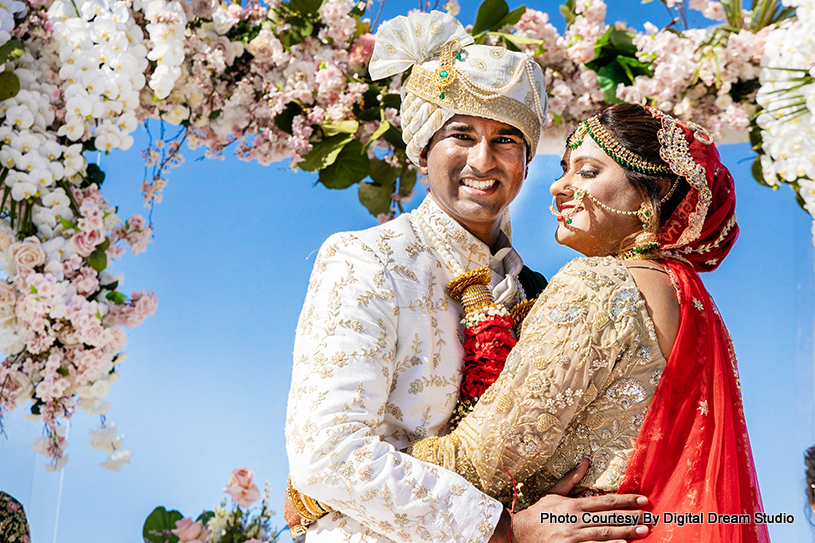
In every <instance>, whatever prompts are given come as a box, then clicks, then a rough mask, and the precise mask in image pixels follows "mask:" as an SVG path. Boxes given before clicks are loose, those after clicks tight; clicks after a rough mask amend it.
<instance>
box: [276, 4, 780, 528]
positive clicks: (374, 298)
mask: <svg viewBox="0 0 815 543" xmlns="http://www.w3.org/2000/svg"><path fill="white" fill-rule="evenodd" d="M409 68H410V69H411V72H410V75H409V76H408V77H407V79H406V80H405V81H404V83H403V89H404V91H403V101H402V109H401V116H402V128H403V135H404V139H405V142H406V143H407V152H408V156H409V157H410V159H411V160H413V161H414V162H415V163H416V164H417V165H419V166H420V167H421V169H422V171H423V173H425V174H426V175H427V180H428V183H429V186H430V195H429V196H428V197H427V198H426V199H425V201H424V202H423V203H422V204H421V205H420V206H419V208H418V209H416V210H415V211H413V212H411V213H408V214H404V215H401V216H400V217H399V218H397V219H396V220H394V221H392V222H389V223H386V224H384V225H381V226H378V227H375V228H371V229H369V230H365V231H361V232H353V233H341V234H336V235H333V236H331V237H330V238H329V239H328V240H327V241H326V242H325V244H324V245H323V247H322V249H321V250H320V253H319V255H318V257H317V259H316V262H315V265H314V271H313V273H312V276H311V281H310V285H309V290H308V294H307V297H306V302H305V305H304V307H303V311H302V314H301V316H300V321H299V323H298V327H297V338H296V340H295V348H294V370H293V375H292V386H291V392H290V396H289V409H288V415H287V420H286V440H287V450H288V454H289V464H290V470H291V479H290V486H289V491H288V494H289V496H290V497H291V501H292V504H293V507H294V511H295V512H296V513H298V514H299V515H300V517H301V519H300V521H301V522H302V524H300V525H298V526H297V527H295V533H297V531H298V530H299V531H306V530H307V541H309V542H310V543H313V542H315V541H316V542H319V541H326V542H332V543H333V542H341V541H354V542H357V541H369V542H373V541H376V542H387V541H457V542H458V541H460V542H476V541H477V542H487V541H489V542H499V541H500V542H505V541H510V540H511V541H516V542H523V541H540V542H566V541H570V542H576V541H609V540H617V541H621V540H629V539H637V538H644V539H645V540H646V541H704V542H728V543H731V542H758V541H761V542H764V541H768V535H767V531H766V528H765V527H764V526H759V525H755V524H744V525H722V524H697V525H685V526H682V527H679V526H677V525H673V524H665V523H658V524H656V525H650V526H642V525H637V523H636V522H633V523H631V524H630V525H626V526H620V525H616V524H615V522H614V520H613V519H614V515H613V513H620V514H628V515H634V516H637V515H638V514H639V512H640V511H643V510H647V511H650V512H652V513H654V514H655V515H661V514H662V513H664V512H671V513H699V512H703V513H707V512H717V513H728V514H730V513H733V514H735V513H739V514H741V513H748V514H751V513H753V512H754V511H759V510H761V502H760V497H759V492H758V487H757V482H756V477H755V470H754V467H753V462H752V456H751V453H750V447H749V442H748V439H747V433H746V427H745V423H744V417H743V413H742V408H741V397H740V392H739V389H738V387H739V384H738V376H737V373H736V360H735V354H734V352H733V348H732V344H731V342H730V338H729V335H728V333H727V330H726V329H725V327H724V324H723V322H722V320H721V317H720V315H719V313H718V310H717V309H716V306H715V304H714V303H713V301H712V299H711V298H710V296H709V294H708V293H707V291H706V290H705V288H704V286H703V285H702V283H701V281H700V279H699V276H698V274H697V272H698V271H709V270H712V269H714V268H716V267H717V266H718V264H719V263H720V262H721V259H722V258H724V257H725V256H726V255H727V253H728V252H729V250H730V247H731V246H732V244H733V242H734V241H735V239H736V237H737V233H738V227H737V226H736V223H735V215H734V208H735V195H734V188H733V180H732V178H731V176H730V173H729V172H728V171H727V169H726V168H725V167H724V166H723V165H722V164H721V162H720V160H719V156H718V152H717V151H716V149H715V146H714V145H713V144H712V141H711V139H710V137H709V136H708V135H707V133H706V132H705V131H704V130H703V129H702V128H701V127H699V126H697V125H694V124H692V123H684V122H681V121H677V120H675V119H673V118H671V117H668V116H666V115H663V114H661V113H659V112H657V111H656V110H653V109H648V108H643V107H640V106H635V105H617V106H612V107H610V108H608V109H606V110H605V111H604V112H602V113H601V114H599V115H597V116H594V117H591V118H590V119H587V120H586V121H584V122H583V123H581V124H580V125H579V126H578V128H577V129H576V130H575V132H574V133H573V134H572V135H571V136H570V137H569V139H568V140H567V150H566V153H565V155H564V158H563V161H562V166H563V175H562V176H561V177H559V178H558V179H557V180H556V181H555V182H554V183H553V184H552V186H551V192H552V194H553V196H554V201H553V203H552V208H551V211H552V213H554V214H555V216H556V218H557V220H558V225H557V230H556V234H555V236H556V239H557V241H558V242H559V243H562V244H565V245H567V246H569V247H572V248H573V249H576V250H577V251H579V252H581V253H583V254H584V255H585V257H584V258H578V259H575V260H573V261H572V262H570V263H569V264H567V265H566V266H565V267H564V268H563V269H562V270H561V271H560V272H558V273H557V274H556V275H555V276H554V277H553V278H552V281H551V283H550V284H549V285H548V286H547V287H546V289H545V290H544V291H543V292H542V293H541V294H540V296H539V297H538V298H537V300H536V301H535V302H534V306H533V307H532V309H531V311H530V312H529V314H528V316H527V317H526V318H525V319H524V320H523V323H522V325H521V324H520V322H519V323H518V326H517V328H518V329H520V338H519V340H518V343H517V345H516V346H515V347H514V349H513V350H512V351H511V353H510V354H509V356H508V357H507V359H506V366H505V368H504V370H503V372H502V373H501V374H500V377H499V378H498V380H497V381H496V382H495V383H494V384H492V386H490V387H489V388H488V389H487V390H486V392H484V393H483V394H482V395H481V397H480V399H479V401H478V402H477V403H475V405H474V406H470V407H472V409H471V411H470V410H469V409H466V410H464V412H467V411H470V412H469V414H468V415H466V416H465V417H464V418H463V419H461V420H460V422H458V424H457V425H456V426H455V429H453V430H452V431H449V429H450V425H449V424H448V421H449V420H450V419H451V416H452V415H453V413H454V412H455V411H457V410H460V408H461V405H459V398H460V394H459V386H460V383H461V379H462V378H461V373H462V368H463V366H464V358H465V347H463V345H462V344H463V343H465V342H464V337H463V336H464V335H467V337H468V338H469V337H470V335H468V334H469V333H470V332H471V327H472V326H477V324H478V323H479V322H483V321H484V319H490V318H493V317H496V316H498V317H500V316H506V315H507V314H508V313H510V312H511V313H512V314H513V315H514V316H515V317H516V318H517V320H518V321H520V320H521V318H522V316H523V313H524V311H523V309H524V308H528V307H529V306H530V305H531V302H529V301H528V300H527V298H532V297H533V296H534V295H536V294H537V292H534V290H536V289H535V283H536V281H535V279H536V275H535V274H534V273H531V272H530V271H529V270H528V269H526V268H524V267H523V263H522V261H521V259H520V257H519V256H518V254H517V253H516V252H515V251H514V250H513V249H512V247H511V244H510V240H509V237H508V235H507V233H506V232H505V231H504V230H502V226H504V227H506V226H508V225H502V222H503V219H504V217H505V211H506V209H507V207H508V205H509V203H510V202H511V201H512V200H513V199H514V198H515V196H516V195H517V194H518V192H519V190H520V188H521V185H522V184H523V181H524V178H525V177H526V173H527V164H528V163H529V161H530V160H531V159H532V157H533V156H534V154H535V150H536V145H537V142H538V139H539V136H540V130H541V126H542V124H543V122H544V119H545V114H546V111H545V108H546V98H545V97H546V94H545V90H544V81H543V75H542V73H541V70H540V68H539V67H538V66H537V64H535V62H534V61H533V60H532V59H531V58H529V57H528V56H527V55H524V54H521V53H515V52H511V51H508V50H506V49H503V48H498V47H488V46H480V45H472V38H471V37H470V36H468V35H467V34H466V33H465V32H464V29H463V28H462V27H461V24H460V23H459V22H458V21H456V20H455V19H453V18H452V17H450V16H448V15H446V14H442V13H440V12H431V13H429V14H425V13H422V14H414V15H411V16H410V17H407V18H406V17H398V18H396V19H394V20H392V21H389V22H388V23H385V24H383V25H382V26H381V28H380V29H379V31H378V33H377V40H376V47H375V50H374V55H373V58H372V60H371V63H370V72H371V75H372V77H373V78H374V79H381V78H385V77H390V76H393V75H396V74H400V73H402V72H404V71H405V70H407V69H409ZM541 209H545V206H544V205H543V204H542V205H541ZM504 229H506V228H504ZM479 268H481V269H482V270H481V271H479ZM483 269H486V270H487V271H483ZM519 278H520V279H519ZM451 282H452V283H451ZM538 282H539V283H541V282H542V281H538ZM448 284H450V285H451V286H453V288H452V289H451V290H450V291H449V292H448V289H447V287H448ZM453 295H455V297H453ZM525 302H526V303H525ZM513 308H515V310H514V311H513ZM462 316H465V319H464V322H465V323H467V326H468V330H467V331H465V330H464V326H463V325H462V322H461V321H462ZM498 320H500V319H498ZM474 323H475V324H474ZM510 340H511V338H510ZM510 340H507V341H506V343H507V344H508V345H509V344H511V343H513V342H514V340H511V341H510ZM508 345H507V346H508ZM466 354H467V356H469V355H470V354H471V353H469V352H468V353H466ZM469 378H470V377H468V379H469ZM584 459H588V460H589V461H590V463H589V464H588V466H587V463H586V462H585V460H584ZM584 473H585V475H584ZM581 477H582V478H581ZM578 481H579V482H578ZM573 486H574V488H572V487H573ZM553 491H554V492H558V493H562V494H565V493H570V495H572V496H582V497H573V498H567V497H562V496H559V495H557V494H553V493H551V492H553ZM570 491H571V492H570ZM597 494H603V495H597ZM645 497H647V499H645ZM584 512H599V513H602V514H600V515H594V516H592V515H583V513H584ZM542 514H543V515H542ZM563 514H569V515H574V516H573V517H560V518H561V519H567V520H568V521H566V522H553V521H552V520H551V519H556V518H558V517H556V516H555V515H563ZM544 518H545V519H549V520H546V521H545V522H544V521H543V520H542V519H544ZM572 520H573V521H572Z"/></svg>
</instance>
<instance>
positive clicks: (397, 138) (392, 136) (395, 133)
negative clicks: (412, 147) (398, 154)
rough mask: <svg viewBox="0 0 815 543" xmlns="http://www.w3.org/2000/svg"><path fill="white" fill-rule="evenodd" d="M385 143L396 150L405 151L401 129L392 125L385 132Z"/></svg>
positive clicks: (405, 146)
mask: <svg viewBox="0 0 815 543" xmlns="http://www.w3.org/2000/svg"><path fill="white" fill-rule="evenodd" d="M385 141H387V142H388V143H390V144H391V145H393V146H394V147H395V148H396V149H402V150H404V149H406V148H407V145H405V142H404V141H403V140H402V129H401V128H397V127H395V126H393V125H391V127H390V128H389V129H388V131H387V132H385Z"/></svg>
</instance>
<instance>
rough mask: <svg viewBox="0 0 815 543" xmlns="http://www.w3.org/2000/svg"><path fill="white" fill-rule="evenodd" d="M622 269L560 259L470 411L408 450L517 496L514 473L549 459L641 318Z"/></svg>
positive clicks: (521, 474) (495, 491)
mask: <svg viewBox="0 0 815 543" xmlns="http://www.w3.org/2000/svg"><path fill="white" fill-rule="evenodd" d="M587 262H589V263H592V265H590V266H587V265H586V263H587ZM604 264H607V265H604ZM621 267H622V264H621V263H619V262H616V263H615V262H610V261H608V260H601V261H599V263H598V261H596V260H594V259H579V260H578V261H576V262H573V263H570V264H569V265H567V266H566V267H564V269H563V270H561V271H560V272H559V273H558V274H557V275H555V277H553V278H552V282H551V283H550V284H549V286H548V287H547V288H546V290H545V291H544V293H543V295H542V296H541V297H540V298H539V299H538V301H537V302H536V303H535V306H534V307H533V309H532V310H531V311H530V314H529V316H528V317H527V318H526V320H525V322H524V325H523V331H522V334H521V339H520V340H519V342H518V344H517V345H516V346H515V348H514V349H513V350H512V352H511V353H510V355H509V356H508V358H507V362H506V366H505V368H504V371H503V372H502V374H501V375H500V377H499V378H498V380H497V381H496V382H495V383H494V384H493V385H492V386H491V387H490V388H489V389H488V390H487V391H486V392H485V393H484V394H483V395H482V397H481V398H480V400H479V401H478V403H477V404H476V406H475V408H474V410H473V411H472V412H471V413H470V414H469V415H468V416H467V417H465V418H464V419H463V420H462V421H461V423H460V424H459V426H458V427H457V428H456V429H455V430H454V431H453V432H452V433H450V434H448V435H447V436H444V437H441V438H439V437H430V438H426V439H423V440H421V441H418V442H416V443H414V444H413V445H412V447H411V449H410V453H411V454H413V455H414V456H415V457H417V458H421V459H423V460H425V461H428V462H432V463H435V464H438V465H440V466H444V467H446V468H448V469H451V470H454V471H456V472H458V473H461V474H462V475H464V476H465V477H466V478H467V479H468V480H470V481H471V482H472V483H473V484H475V485H476V486H477V487H478V488H481V489H483V490H484V491H485V492H486V493H487V494H489V495H490V496H494V497H497V498H499V499H501V500H504V501H508V500H509V499H511V497H512V479H510V475H511V476H512V477H513V478H514V479H515V481H518V482H523V481H525V480H527V478H528V477H530V476H532V475H533V474H535V473H536V472H538V471H539V470H540V469H541V468H542V467H543V466H544V464H545V463H546V462H547V460H548V459H549V458H550V456H551V455H552V454H553V452H554V451H555V449H556V447H557V446H558V444H559V442H560V440H561V437H562V436H563V434H564V431H566V429H567V427H568V426H569V424H570V422H571V421H572V420H573V419H574V418H575V417H576V416H577V415H578V414H579V413H580V412H581V411H582V410H583V409H585V408H586V406H587V405H589V404H590V403H591V402H592V401H593V400H594V399H595V398H597V396H598V393H599V392H602V391H603V390H604V389H606V388H607V386H608V384H609V382H610V379H611V374H612V370H613V368H614V365H615V362H616V361H617V360H618V359H619V358H620V357H621V355H622V354H623V353H624V352H625V351H626V350H627V349H629V348H630V347H631V345H632V343H633V342H634V338H635V337H636V336H637V333H638V330H640V329H641V328H642V327H643V326H644V324H643V322H642V319H641V318H640V314H639V313H640V312H641V310H642V308H643V307H644V303H645V302H644V301H643V299H642V297H641V296H640V293H639V290H638V289H637V288H636V285H635V284H634V283H633V281H631V280H630V279H628V280H625V278H630V275H628V274H627V273H623V272H622V270H621ZM598 272H599V273H598ZM505 470H506V471H505Z"/></svg>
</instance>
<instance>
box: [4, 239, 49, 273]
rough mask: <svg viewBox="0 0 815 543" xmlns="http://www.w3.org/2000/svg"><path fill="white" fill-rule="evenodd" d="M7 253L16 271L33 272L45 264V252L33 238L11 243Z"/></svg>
mask: <svg viewBox="0 0 815 543" xmlns="http://www.w3.org/2000/svg"><path fill="white" fill-rule="evenodd" d="M8 252H9V256H11V259H12V260H13V261H14V264H15V265H16V266H17V269H18V270H33V269H34V268H36V267H37V266H41V265H42V264H44V263H45V251H43V250H42V247H41V246H40V240H39V239H37V238H36V237H34V236H31V237H28V238H25V239H24V240H23V241H18V242H17V243H12V244H11V246H10V247H9V248H8Z"/></svg>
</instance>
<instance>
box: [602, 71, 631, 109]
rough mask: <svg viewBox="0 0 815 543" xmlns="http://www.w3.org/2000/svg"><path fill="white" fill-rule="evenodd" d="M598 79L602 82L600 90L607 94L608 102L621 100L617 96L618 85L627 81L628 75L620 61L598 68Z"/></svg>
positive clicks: (615, 102) (614, 102)
mask: <svg viewBox="0 0 815 543" xmlns="http://www.w3.org/2000/svg"><path fill="white" fill-rule="evenodd" d="M597 81H598V83H600V90H601V91H603V94H605V95H606V102H608V103H609V104H618V103H620V102H621V100H620V99H619V98H617V85H618V84H620V83H624V82H625V81H626V75H625V71H623V69H622V68H621V67H620V65H619V64H618V63H616V62H614V63H612V64H606V65H605V66H603V67H602V68H600V69H599V70H597Z"/></svg>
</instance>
